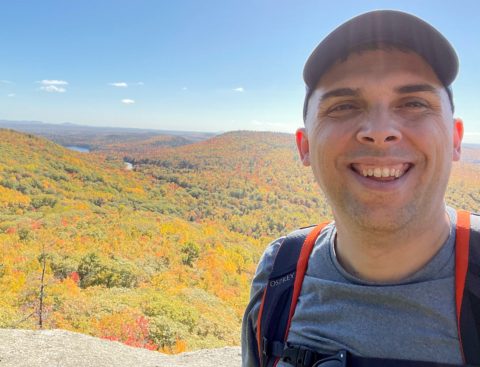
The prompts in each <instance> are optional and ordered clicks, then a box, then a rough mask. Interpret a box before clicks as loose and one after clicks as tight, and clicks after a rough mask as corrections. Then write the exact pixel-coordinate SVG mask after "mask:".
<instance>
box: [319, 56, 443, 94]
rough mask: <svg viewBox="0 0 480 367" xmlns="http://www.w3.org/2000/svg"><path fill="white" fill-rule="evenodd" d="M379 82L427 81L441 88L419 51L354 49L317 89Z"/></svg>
mask: <svg viewBox="0 0 480 367" xmlns="http://www.w3.org/2000/svg"><path fill="white" fill-rule="evenodd" d="M380 82H392V83H403V84H410V83H419V82H421V83H429V84H432V85H434V86H439V87H441V82H440V80H439V79H438V77H437V75H436V74H435V72H434V71H433V69H432V67H431V66H430V65H429V64H428V63H427V62H426V61H425V60H424V59H423V58H422V57H421V56H419V55H418V54H416V53H414V52H408V51H402V50H398V49H391V50H384V49H377V50H367V51H361V52H353V53H351V54H350V55H348V57H347V58H346V59H345V60H339V61H337V62H336V63H335V64H334V65H333V66H332V67H330V69H329V70H328V71H327V72H325V74H323V76H322V78H321V79H320V81H319V82H318V84H317V89H319V88H320V89H325V88H327V89H329V88H334V87H340V86H344V87H355V88H359V89H361V88H362V87H367V86H369V85H371V86H377V87H379V83H380Z"/></svg>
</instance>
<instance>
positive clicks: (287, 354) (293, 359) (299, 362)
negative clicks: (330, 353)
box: [282, 344, 322, 367]
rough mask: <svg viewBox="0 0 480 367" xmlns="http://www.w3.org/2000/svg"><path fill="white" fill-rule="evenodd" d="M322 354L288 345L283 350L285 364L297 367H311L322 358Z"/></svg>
mask: <svg viewBox="0 0 480 367" xmlns="http://www.w3.org/2000/svg"><path fill="white" fill-rule="evenodd" d="M321 356H322V355H321V354H319V353H317V352H315V351H313V350H311V349H308V348H305V347H302V346H292V345H288V344H287V345H286V346H285V348H284V349H283V353H282V359H283V361H284V362H286V363H289V364H291V365H294V366H295V367H310V366H312V364H313V363H315V361H317V360H318V359H319V358H321Z"/></svg>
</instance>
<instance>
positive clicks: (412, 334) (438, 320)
mask: <svg viewBox="0 0 480 367" xmlns="http://www.w3.org/2000/svg"><path fill="white" fill-rule="evenodd" d="M447 212H448V214H449V216H450V220H451V223H452V225H451V228H450V235H449V237H448V239H447V241H446V242H445V244H444V245H443V246H442V248H441V249H440V250H439V252H438V253H437V254H436V255H435V256H434V257H433V258H432V259H431V260H430V262H429V263H428V264H427V265H426V266H424V267H423V268H422V269H421V270H419V271H418V272H416V273H415V274H413V275H412V276H410V277H408V278H407V279H404V280H403V281H401V282H399V283H388V284H385V283H382V284H378V283H371V282H365V281H363V280H361V279H358V278H356V277H354V276H352V275H351V274H349V273H348V272H347V271H346V270H345V269H343V267H342V266H341V265H340V264H339V262H338V261H337V258H336V256H335V248H334V239H335V234H336V228H335V225H334V224H333V223H332V224H330V225H329V226H327V228H325V230H324V231H322V233H321V234H320V236H319V237H318V239H317V241H316V243H315V246H314V248H313V251H312V254H311V256H310V260H309V264H308V268H307V272H306V274H305V279H304V282H303V286H302V291H301V293H300V296H299V299H298V304H297V308H296V310H295V314H294V316H293V319H292V324H291V328H290V333H289V335H288V342H290V343H293V344H300V345H304V346H307V347H310V348H313V349H315V350H317V351H318V352H321V353H334V352H337V351H338V350H340V349H346V350H348V351H350V352H351V353H353V354H356V355H359V356H365V357H378V358H396V359H411V360H424V361H432V362H443V363H452V364H461V363H462V356H461V351H460V343H459V339H458V330H457V323H456V313H455V291H454V287H455V286H454V273H455V224H456V212H455V211H454V210H453V209H451V208H447ZM475 225H477V226H478V223H475ZM282 240H283V238H280V239H278V240H276V241H274V242H272V243H271V244H270V246H269V247H268V248H267V250H266V251H265V253H264V254H263V256H262V259H261V261H260V264H259V266H258V268H257V272H256V274H255V277H254V280H253V283H252V289H251V300H250V304H249V305H248V307H247V310H246V312H245V316H244V320H243V325H242V358H243V366H244V367H257V366H259V362H258V352H257V344H256V339H255V332H256V322H257V315H258V310H259V307H260V303H261V297H262V294H263V289H264V287H265V285H266V283H267V280H268V275H269V273H270V272H271V269H272V267H273V260H274V258H275V255H276V253H277V251H278V249H279V247H280V244H281V242H282ZM284 366H285V367H287V366H290V365H288V364H285V363H283V362H282V361H280V363H278V367H284Z"/></svg>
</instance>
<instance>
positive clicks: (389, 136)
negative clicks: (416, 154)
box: [356, 111, 402, 146]
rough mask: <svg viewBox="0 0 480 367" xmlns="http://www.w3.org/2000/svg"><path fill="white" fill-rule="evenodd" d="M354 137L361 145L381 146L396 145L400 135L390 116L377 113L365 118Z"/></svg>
mask: <svg viewBox="0 0 480 367" xmlns="http://www.w3.org/2000/svg"><path fill="white" fill-rule="evenodd" d="M356 137H357V140H358V141H359V142H360V143H362V144H368V145H377V146H383V145H390V144H394V143H398V142H399V141H400V140H401V139H402V133H401V132H400V130H399V128H398V124H397V122H396V121H395V119H394V118H393V117H392V116H389V114H388V113H384V112H378V111H377V112H375V113H371V114H369V115H368V116H366V120H365V121H364V122H363V123H362V125H361V127H360V129H359V130H358V132H357V135H356Z"/></svg>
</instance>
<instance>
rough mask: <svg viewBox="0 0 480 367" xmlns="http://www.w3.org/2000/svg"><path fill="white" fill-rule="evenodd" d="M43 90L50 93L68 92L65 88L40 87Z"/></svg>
mask: <svg viewBox="0 0 480 367" xmlns="http://www.w3.org/2000/svg"><path fill="white" fill-rule="evenodd" d="M40 89H41V90H44V91H45V92H49V93H65V92H66V91H67V90H66V89H65V88H63V87H57V86H56V85H46V86H45V85H44V86H43V87H40Z"/></svg>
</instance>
